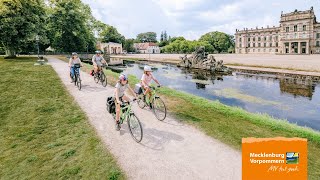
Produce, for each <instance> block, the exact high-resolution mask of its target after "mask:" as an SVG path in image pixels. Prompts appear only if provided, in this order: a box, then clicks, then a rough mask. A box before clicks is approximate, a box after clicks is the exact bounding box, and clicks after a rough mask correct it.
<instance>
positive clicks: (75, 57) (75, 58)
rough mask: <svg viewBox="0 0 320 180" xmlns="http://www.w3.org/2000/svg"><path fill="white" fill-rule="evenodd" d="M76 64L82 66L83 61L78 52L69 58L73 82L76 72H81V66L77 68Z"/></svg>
mask: <svg viewBox="0 0 320 180" xmlns="http://www.w3.org/2000/svg"><path fill="white" fill-rule="evenodd" d="M75 64H80V66H82V62H81V60H80V58H79V57H78V54H77V53H76V52H73V53H72V56H71V58H70V59H69V67H70V73H71V77H70V78H71V83H72V82H73V77H74V73H75V72H76V71H77V73H79V74H80V72H79V70H80V68H75V67H74V65H75Z"/></svg>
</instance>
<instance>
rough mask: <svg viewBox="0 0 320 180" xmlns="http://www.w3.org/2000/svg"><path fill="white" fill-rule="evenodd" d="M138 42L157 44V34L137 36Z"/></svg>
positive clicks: (146, 33) (149, 33) (148, 33)
mask: <svg viewBox="0 0 320 180" xmlns="http://www.w3.org/2000/svg"><path fill="white" fill-rule="evenodd" d="M136 40H137V41H138V42H141V43H143V42H158V41H157V33H155V32H145V33H140V34H138V35H137V39H136Z"/></svg>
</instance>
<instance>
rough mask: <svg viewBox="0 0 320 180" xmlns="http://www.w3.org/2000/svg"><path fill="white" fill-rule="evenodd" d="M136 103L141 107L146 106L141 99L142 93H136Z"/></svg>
mask: <svg viewBox="0 0 320 180" xmlns="http://www.w3.org/2000/svg"><path fill="white" fill-rule="evenodd" d="M137 103H138V106H139V107H140V108H141V109H143V108H144V107H146V103H145V102H144V101H143V94H140V95H138V99H137Z"/></svg>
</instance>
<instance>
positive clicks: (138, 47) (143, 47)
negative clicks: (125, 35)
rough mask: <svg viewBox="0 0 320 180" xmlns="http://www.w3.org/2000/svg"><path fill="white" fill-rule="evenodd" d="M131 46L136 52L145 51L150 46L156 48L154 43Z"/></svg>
mask: <svg viewBox="0 0 320 180" xmlns="http://www.w3.org/2000/svg"><path fill="white" fill-rule="evenodd" d="M133 46H134V47H135V48H136V49H138V50H147V49H148V47H150V46H158V45H157V44H156V43H153V42H147V43H134V44H133Z"/></svg>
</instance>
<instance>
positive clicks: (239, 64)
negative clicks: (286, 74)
mask: <svg viewBox="0 0 320 180" xmlns="http://www.w3.org/2000/svg"><path fill="white" fill-rule="evenodd" d="M225 65H227V66H228V65H229V66H244V67H256V68H270V69H280V70H281V69H282V70H291V71H305V72H320V71H319V70H306V69H299V68H285V67H278V66H263V65H248V64H241V63H226V64H225Z"/></svg>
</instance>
